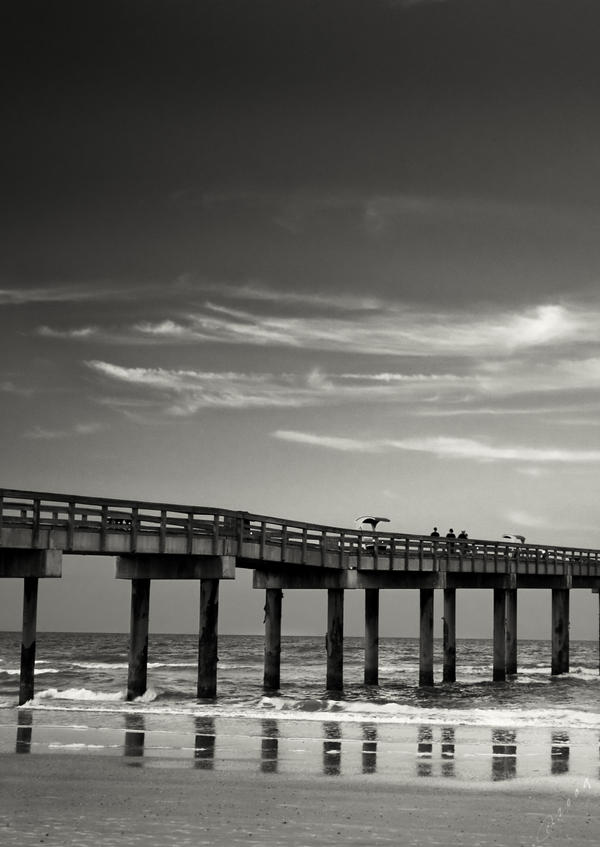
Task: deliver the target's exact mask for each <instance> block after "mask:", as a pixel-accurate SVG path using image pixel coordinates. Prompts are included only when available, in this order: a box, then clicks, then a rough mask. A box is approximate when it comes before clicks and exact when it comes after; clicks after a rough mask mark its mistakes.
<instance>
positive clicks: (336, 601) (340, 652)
mask: <svg viewBox="0 0 600 847" xmlns="http://www.w3.org/2000/svg"><path fill="white" fill-rule="evenodd" d="M326 647H327V683H326V685H327V690H328V691H342V690H343V688H344V589H343V588H329V589H328V590H327V637H326Z"/></svg>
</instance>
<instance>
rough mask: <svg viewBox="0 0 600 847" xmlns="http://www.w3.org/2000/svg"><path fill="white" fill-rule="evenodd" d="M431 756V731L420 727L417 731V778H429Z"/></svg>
mask: <svg viewBox="0 0 600 847" xmlns="http://www.w3.org/2000/svg"><path fill="white" fill-rule="evenodd" d="M432 756H433V730H432V729H431V727H430V726H420V727H419V728H418V730H417V776H431V774H432V772H433V771H432V765H431V757H432Z"/></svg>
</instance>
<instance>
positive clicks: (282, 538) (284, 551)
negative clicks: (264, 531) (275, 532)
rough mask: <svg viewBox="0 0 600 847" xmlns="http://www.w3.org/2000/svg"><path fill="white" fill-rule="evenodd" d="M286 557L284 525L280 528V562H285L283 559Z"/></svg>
mask: <svg viewBox="0 0 600 847" xmlns="http://www.w3.org/2000/svg"><path fill="white" fill-rule="evenodd" d="M286 555H287V526H286V525H285V524H283V525H282V527H281V561H282V562H285V558H286Z"/></svg>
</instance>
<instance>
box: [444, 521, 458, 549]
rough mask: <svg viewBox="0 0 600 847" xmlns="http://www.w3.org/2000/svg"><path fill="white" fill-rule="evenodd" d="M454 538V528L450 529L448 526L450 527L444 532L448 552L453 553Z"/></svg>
mask: <svg viewBox="0 0 600 847" xmlns="http://www.w3.org/2000/svg"><path fill="white" fill-rule="evenodd" d="M455 539H456V535H455V534H454V530H453V529H452V527H450V529H449V530H448V532H447V533H446V541H447V544H448V552H449V553H454V549H455V544H454V541H455Z"/></svg>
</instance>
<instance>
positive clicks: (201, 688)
mask: <svg viewBox="0 0 600 847" xmlns="http://www.w3.org/2000/svg"><path fill="white" fill-rule="evenodd" d="M218 622H219V580H218V579H201V580H200V637H199V641H198V692H197V693H198V699H199V700H202V699H214V698H215V697H216V696H217V662H218V652H217V649H218V644H217V640H218Z"/></svg>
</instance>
